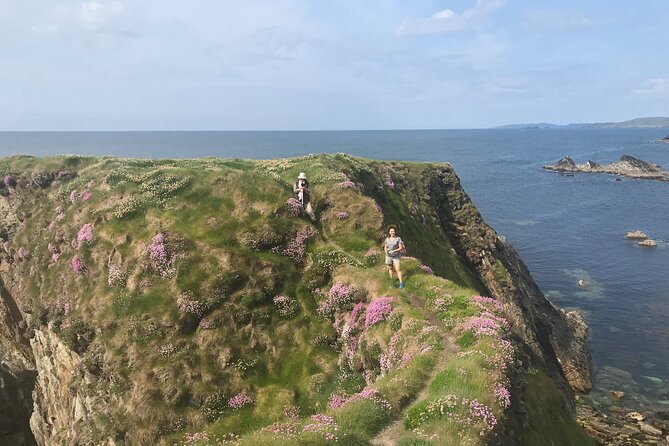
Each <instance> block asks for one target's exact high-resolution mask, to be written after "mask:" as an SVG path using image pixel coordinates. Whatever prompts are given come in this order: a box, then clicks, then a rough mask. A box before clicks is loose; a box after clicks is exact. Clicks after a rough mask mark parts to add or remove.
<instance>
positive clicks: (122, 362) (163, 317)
mask: <svg viewBox="0 0 669 446" xmlns="http://www.w3.org/2000/svg"><path fill="white" fill-rule="evenodd" d="M434 167H435V166H434V165H429V164H412V163H402V164H398V163H377V162H372V161H369V160H363V159H359V158H353V157H350V156H347V155H341V154H339V155H318V156H312V155H310V156H305V157H301V158H295V159H290V160H271V161H244V160H218V159H202V160H142V159H116V158H105V159H97V158H88V157H54V158H45V159H41V158H33V157H22V156H18V157H11V158H4V159H0V172H4V173H10V174H12V175H15V176H17V177H21V176H23V177H24V178H26V179H27V178H29V175H30V172H31V171H32V170H53V171H59V170H67V169H75V170H77V172H78V177H77V178H75V179H73V180H69V181H64V182H63V183H62V184H60V186H58V187H53V188H47V189H43V190H42V189H40V190H35V189H21V188H17V189H16V190H12V191H11V193H12V197H13V198H19V199H20V201H21V205H20V209H19V211H20V212H23V213H25V214H26V215H29V218H27V219H26V221H25V222H24V223H23V224H22V225H21V226H20V227H19V228H18V231H17V233H16V236H15V237H14V239H13V243H14V245H13V249H14V250H16V249H18V247H19V246H21V247H24V248H25V249H28V250H29V251H30V252H31V256H30V258H28V259H26V260H22V261H20V262H17V263H15V264H14V265H13V268H15V269H16V275H17V276H19V279H18V280H20V281H21V283H20V284H19V286H17V289H18V288H21V289H24V290H27V291H26V292H25V293H24V296H23V297H24V299H23V302H22V304H23V305H24V307H25V308H26V309H27V310H29V309H31V308H32V309H43V311H42V310H40V312H42V313H44V314H46V315H47V319H49V318H50V319H49V320H48V322H51V323H52V325H53V324H57V325H58V326H59V327H60V325H61V324H65V325H66V326H67V323H68V322H69V323H71V326H70V328H69V329H68V328H67V327H66V329H65V330H58V331H59V333H61V336H63V338H64V339H65V340H67V341H69V342H70V343H73V342H75V340H77V339H78V338H77V337H78V336H80V335H81V334H85V335H86V336H88V334H89V331H90V330H89V329H90V328H91V327H96V328H100V330H98V331H97V333H98V334H97V335H96V336H94V337H93V339H92V340H91V342H90V344H86V343H84V344H78V348H80V349H81V350H82V351H81V355H82V358H83V360H84V362H85V363H89V364H95V363H99V367H93V366H91V370H93V369H95V373H97V375H98V376H97V382H98V383H99V384H98V385H99V391H100V395H103V396H102V398H104V395H112V396H113V397H109V398H108V399H107V400H105V404H106V406H105V411H106V414H105V417H107V418H105V420H113V421H112V424H113V429H114V430H115V431H116V432H117V434H118V435H119V436H124V437H125V438H127V439H128V442H129V443H137V444H158V443H161V444H175V443H178V442H180V441H181V440H182V439H183V438H184V434H186V433H187V432H207V433H208V434H209V435H210V437H211V438H214V437H217V438H224V437H225V436H226V435H230V434H235V435H240V436H241V437H242V438H241V441H240V443H241V444H263V445H264V444H269V445H284V444H303V445H315V444H323V443H324V442H325V433H324V432H299V434H296V436H295V437H290V438H288V437H286V438H284V437H282V436H280V435H271V434H268V433H266V432H260V431H259V430H260V429H262V428H263V427H265V426H267V425H269V424H271V423H275V422H280V423H294V424H295V425H296V426H297V427H296V428H297V429H298V430H301V429H303V428H304V427H305V426H307V425H308V424H310V423H312V421H311V419H310V417H311V416H312V415H314V414H324V415H326V416H332V417H333V418H334V421H335V422H336V423H337V425H338V430H337V435H338V437H339V442H340V443H342V444H351V445H354V444H369V442H370V441H371V440H372V439H373V438H374V437H375V436H376V435H377V434H378V433H379V432H380V431H382V430H383V429H384V428H385V427H386V426H388V425H389V424H391V423H393V421H394V420H398V419H400V420H405V421H406V420H409V421H407V425H408V426H414V425H415V426H417V427H419V428H420V429H421V430H422V431H424V432H426V433H427V434H429V435H435V436H436V438H438V441H437V443H441V444H448V443H449V442H453V444H456V443H458V442H459V440H460V439H462V438H466V439H471V441H472V444H482V443H481V442H482V441H483V440H481V438H480V436H479V435H478V432H477V431H476V429H473V428H471V429H465V428H463V427H462V426H461V425H459V424H457V423H453V422H446V423H444V420H443V418H441V417H433V418H430V419H428V420H427V421H425V422H423V421H420V420H418V418H420V413H421V412H424V411H425V409H426V408H427V407H428V405H429V404H430V403H431V402H433V401H435V400H437V399H439V398H442V397H444V396H445V395H450V394H453V395H457V396H458V398H467V399H477V400H478V401H480V402H481V403H484V404H486V405H488V406H490V407H494V408H495V410H496V412H495V413H496V414H497V415H499V416H502V415H501V411H500V410H498V409H499V408H498V406H495V404H498V402H497V401H496V398H495V397H494V396H493V395H492V394H491V389H490V386H491V385H492V383H493V382H494V379H499V378H500V376H501V375H500V374H499V373H498V372H497V371H494V370H491V368H490V365H489V364H488V363H486V361H485V358H484V356H481V355H476V354H473V355H469V356H461V357H460V356H455V357H452V358H449V361H448V363H447V364H444V362H443V360H440V358H442V359H443V357H444V355H450V353H448V352H446V351H445V350H444V346H443V344H444V339H447V338H448V339H451V338H455V337H458V343H457V345H459V348H460V349H462V350H470V351H473V350H480V351H482V352H484V353H485V354H486V355H489V356H490V355H493V354H494V351H495V346H494V345H493V343H492V342H491V341H486V340H481V339H478V338H477V337H475V336H474V334H473V333H471V332H465V333H459V332H457V333H456V332H455V331H453V330H456V329H455V328H454V326H455V324H456V322H458V321H462V320H465V319H466V318H468V317H470V316H473V315H476V314H478V313H477V312H479V309H477V307H475V306H473V305H472V304H471V301H470V297H471V296H472V295H474V294H478V293H479V292H480V291H479V290H480V289H481V287H480V286H479V282H478V279H477V278H476V277H475V276H474V275H473V274H472V272H471V271H470V270H469V269H468V268H467V267H466V266H465V263H464V262H463V261H462V260H461V259H460V258H459V257H458V256H457V255H456V254H455V252H454V251H453V247H452V246H451V244H450V241H449V236H448V234H447V228H444V227H442V225H441V223H442V222H441V221H440V220H439V218H438V216H437V215H436V214H435V212H434V209H433V207H431V206H432V204H431V203H429V198H426V197H427V196H428V195H429V193H430V190H429V187H430V185H429V184H428V182H427V180H426V178H429V173H430V170H431V169H433V168H434ZM299 172H307V173H308V176H309V178H310V181H311V183H312V195H313V197H314V204H315V205H316V208H317V212H318V214H319V217H320V220H319V222H318V224H317V225H316V229H317V231H318V234H317V236H315V237H313V238H311V239H310V240H309V241H308V243H306V245H305V251H306V253H305V257H304V262H303V263H299V262H298V263H296V262H295V261H294V260H293V258H291V257H289V256H287V255H284V254H283V252H284V249H286V247H287V246H288V245H289V243H290V242H291V240H293V239H294V237H295V234H296V233H297V231H299V230H303V229H304V228H307V227H310V223H309V222H308V221H307V219H306V218H305V217H304V216H301V217H295V216H292V215H291V214H290V213H289V212H288V209H287V207H286V200H287V199H288V198H289V197H291V196H292V191H291V188H292V182H293V181H294V178H295V177H296V176H297V174H298V173H299ZM387 175H389V176H390V177H391V178H392V179H393V180H394V182H395V184H396V186H395V187H394V188H390V187H389V186H387V185H386V184H385V182H386V181H387V180H386V178H387ZM345 178H349V179H351V180H353V181H355V182H356V184H357V186H356V187H355V188H347V189H342V188H340V187H339V186H338V183H340V182H341V181H343V180H344V179H345ZM90 180H93V181H94V184H95V185H94V187H93V189H92V193H93V198H92V199H91V200H89V201H86V202H85V201H82V200H80V201H78V202H77V203H75V204H71V203H70V202H69V200H68V197H69V193H70V192H71V191H72V190H78V191H81V190H82V189H83V188H84V187H85V186H86V184H87V183H88V181H90ZM377 204H378V205H379V206H380V209H379V208H378V207H377ZM59 205H60V206H62V207H63V210H64V218H63V220H62V221H61V222H58V224H57V225H56V228H55V229H48V228H47V226H48V225H49V223H50V222H52V221H53V219H54V216H55V208H56V206H59ZM337 211H346V212H348V216H347V217H346V218H341V219H340V218H337V217H336V214H335V213H336V212H337ZM461 212H469V213H471V212H475V208H474V209H470V208H467V209H463V210H462V211H461ZM84 223H92V224H93V226H94V233H95V242H94V243H93V244H92V245H90V246H86V247H84V248H82V249H80V250H77V249H75V248H74V247H73V246H72V243H71V241H72V239H73V238H74V237H76V234H77V231H78V230H79V228H81V226H82V225H83V224H84ZM390 223H394V224H397V225H398V226H399V229H400V235H401V236H402V238H403V239H404V240H405V242H406V245H407V249H408V251H409V254H410V255H412V256H415V257H417V259H415V260H412V259H405V260H403V261H402V270H403V273H404V277H405V282H406V288H405V289H404V290H400V289H398V288H397V282H396V281H392V280H390V279H389V278H388V275H387V272H386V270H385V266H383V265H381V264H380V260H379V258H380V256H378V257H379V258H377V259H369V258H366V257H365V255H364V254H365V253H366V252H367V251H368V250H369V249H370V248H376V249H380V245H381V242H382V240H383V238H384V232H385V231H384V227H385V225H387V224H390ZM159 233H162V234H167V238H168V239H169V240H170V241H171V243H168V249H169V250H172V251H173V252H171V254H173V255H176V256H177V257H178V260H177V261H176V264H175V269H176V271H175V272H174V274H166V275H165V276H164V277H161V276H160V275H158V274H157V273H156V271H153V269H152V268H151V267H150V266H149V264H150V262H149V258H148V253H147V246H148V245H149V244H150V243H151V240H152V238H153V237H154V236H155V235H156V234H159ZM49 243H55V244H56V245H57V246H58V249H59V251H60V252H61V259H60V260H59V261H57V262H55V263H54V264H52V265H51V266H49V259H50V256H51V253H50V252H49V251H48V249H47V246H48V244H49ZM74 255H79V256H80V257H81V259H82V261H83V262H84V263H85V265H86V267H87V270H86V272H85V274H80V275H75V274H74V273H73V271H72V269H71V266H70V264H69V260H70V259H71V257H72V256H74ZM110 261H113V262H114V264H116V265H117V266H119V267H120V268H121V269H122V271H123V273H124V275H125V277H126V278H127V280H126V281H125V282H123V283H122V284H118V285H116V286H110V285H108V284H107V276H108V274H109V266H108V265H109V262H110ZM421 264H427V265H429V266H430V267H431V268H432V269H433V270H434V271H435V273H436V274H437V276H432V275H429V274H427V273H425V272H424V271H423V270H421V269H420V265H421ZM498 275H499V276H500V278H499V280H508V273H507V272H506V271H505V270H502V269H499V268H498ZM336 280H338V281H343V282H345V283H348V284H351V285H354V286H355V287H356V288H357V289H358V290H359V291H358V293H357V294H356V295H355V299H354V302H351V303H350V305H343V306H342V307H341V309H340V311H338V312H337V313H336V314H335V316H334V317H332V318H329V319H326V318H323V317H321V316H319V315H318V307H319V304H320V302H321V301H322V300H323V299H324V298H323V297H322V296H320V295H319V294H318V292H317V291H316V288H321V289H323V290H328V289H329V288H330V286H331V285H332V284H333V282H334V281H336ZM61 290H66V291H67V294H66V295H65V294H64V293H62V292H61ZM278 294H284V295H286V296H289V297H291V298H293V299H295V300H296V301H297V302H298V303H299V311H297V313H296V314H295V315H294V316H290V317H288V316H281V315H280V314H279V313H278V311H277V309H276V307H275V305H274V303H273V300H272V299H273V297H274V296H276V295H278ZM182 295H186V296H190V297H191V298H192V299H193V300H196V301H197V302H200V303H202V304H203V305H206V308H205V310H202V313H201V314H194V313H184V310H183V309H182V310H180V309H179V307H178V306H177V299H178V298H179V296H182ZM379 296H390V297H391V298H392V299H393V300H392V307H393V313H392V317H388V320H383V321H381V322H379V323H378V324H376V325H374V326H372V327H365V326H364V320H365V311H366V306H367V305H368V304H369V302H370V301H371V300H372V299H374V298H376V297H379ZM65 302H67V308H68V310H67V311H66V310H65ZM358 302H360V303H362V305H363V307H362V310H360V311H361V314H360V315H359V319H358V323H356V324H354V323H353V322H352V314H351V312H352V310H353V306H354V305H355V304H356V303H358ZM195 311H196V312H197V311H200V310H197V309H196V310H195ZM75 322H76V323H75ZM346 324H348V325H346ZM77 330H78V331H79V332H81V333H79V332H78V331H77ZM345 330H349V332H348V334H347V335H344V331H345ZM92 332H93V333H95V332H96V331H95V330H92ZM354 341H355V343H354ZM352 345H354V347H352ZM453 348H455V347H453ZM393 349H396V350H397V352H395V353H393V351H392V350H393ZM96 361H97V362H96ZM463 371H464V372H463ZM368 381H369V382H368ZM540 384H541V383H539V384H537V385H540ZM372 388H373V389H376V390H377V391H378V395H379V398H380V399H382V400H384V401H387V402H388V404H389V406H390V409H388V408H387V407H386V406H385V405H384V404H382V403H380V402H379V400H376V399H374V398H363V399H355V397H353V395H356V394H358V393H359V392H361V391H363V389H367V390H369V389H372ZM240 393H243V394H246V395H249V396H251V397H252V398H253V400H254V402H253V404H250V405H248V406H246V407H243V408H241V409H236V410H234V409H231V408H230V407H228V406H227V402H228V399H229V398H231V397H232V396H234V395H237V394H240ZM333 394H336V395H340V396H342V397H346V398H353V399H352V400H350V401H349V402H347V403H346V404H343V405H342V406H341V407H339V408H337V409H332V408H331V407H330V406H329V402H330V400H331V398H332V395H333ZM217 395H218V396H220V401H219V400H216V402H217V404H219V405H220V406H221V407H218V408H217V410H219V409H220V412H216V413H214V414H213V415H212V414H209V416H205V415H204V413H203V410H204V408H205V407H209V406H207V404H212V403H211V401H212V398H214V396H216V398H218V396H217ZM554 396H555V395H552V394H551V395H544V397H542V399H537V400H536V401H534V402H533V403H532V404H534V406H532V410H533V411H535V412H536V413H540V412H541V411H542V410H545V405H546V404H553V405H554V404H556V402H557V401H558V400H556V399H554V398H553V397H554ZM527 398H531V396H529V395H528V396H527ZM207 401H208V402H209V403H207ZM289 406H297V407H298V408H299V410H300V416H299V417H298V418H297V419H292V418H291V419H288V418H286V416H285V415H284V410H285V409H286V408H287V407H289ZM128 407H131V408H132V411H133V414H134V416H128V415H127V411H128ZM463 414H464V412H463ZM557 415H559V416H560V417H564V418H562V420H564V423H563V425H561V427H560V429H562V427H564V429H565V430H566V431H568V432H572V430H571V429H572V426H571V425H569V424H568V423H567V421H568V420H567V418H566V417H567V415H566V412H564V410H563V409H562V408H559V410H558V414H557ZM463 416H464V415H463ZM411 420H413V421H411ZM416 420H418V421H416ZM103 421H104V420H103ZM103 421H100V422H99V423H98V424H99V426H97V425H95V426H94V425H93V424H91V425H87V424H86V423H85V422H82V423H81V425H80V426H78V427H77V429H78V431H81V435H84V432H87V429H88V430H89V431H91V432H92V431H96V432H97V431H100V432H102V431H104V432H107V431H108V430H110V429H111V428H110V426H109V422H108V421H104V422H103ZM545 422H547V421H546V420H545V419H544V418H542V417H538V418H537V419H536V420H534V421H532V423H534V424H533V425H532V426H533V427H532V429H531V432H528V433H527V434H526V435H527V441H528V442H530V441H538V440H541V439H542V438H541V437H540V436H537V435H540V434H539V433H540V432H541V431H542V429H543V428H544V426H543V425H542V424H541V423H545ZM91 423H93V422H91ZM312 424H313V423H312ZM100 435H102V434H100ZM402 435H403V436H402V437H401V438H398V442H399V443H398V444H405V445H414V444H415V445H422V444H429V443H426V442H425V441H424V440H422V439H420V438H418V437H417V436H416V434H414V433H411V432H408V431H404V432H403V433H402ZM556 435H558V436H557V437H551V438H560V437H559V435H562V434H560V433H557V434H556ZM565 435H567V434H565ZM568 435H572V434H571V433H570V434H568ZM565 438H566V439H573V438H576V437H572V436H568V437H563V438H562V439H565ZM477 441H478V443H477ZM190 444H198V443H197V442H195V443H190ZM199 444H202V445H204V444H206V442H204V441H202V442H200V443H199ZM526 444H531V443H526ZM537 444H539V443H537ZM565 444H566V443H565ZM574 444H576V443H574Z"/></svg>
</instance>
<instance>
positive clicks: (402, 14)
mask: <svg viewBox="0 0 669 446" xmlns="http://www.w3.org/2000/svg"><path fill="white" fill-rule="evenodd" d="M667 48H669V2H668V1H667V0H639V1H637V2H614V1H610V0H606V1H604V0H590V1H587V2H583V1H575V0H563V1H561V2H555V1H544V0H452V1H437V0H412V1H396V0H386V1H380V0H368V1H366V0H219V1H214V0H190V1H178V0H94V1H79V0H0V130H4V131H12V130H18V131H20V130H330V129H333V130H339V129H341V130H344V129H426V128H427V129H435V128H486V127H492V126H497V125H503V124H512V123H531V122H551V123H556V124H566V123H579V122H602V121H624V120H627V119H633V118H637V117H644V116H669V57H667V55H666V54H667Z"/></svg>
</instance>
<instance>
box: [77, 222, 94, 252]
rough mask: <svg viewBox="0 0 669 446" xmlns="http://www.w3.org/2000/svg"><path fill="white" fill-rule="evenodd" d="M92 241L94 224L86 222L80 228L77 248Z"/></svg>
mask: <svg viewBox="0 0 669 446" xmlns="http://www.w3.org/2000/svg"><path fill="white" fill-rule="evenodd" d="M91 243H93V226H92V225H91V224H90V223H86V224H85V225H83V226H82V227H81V229H79V233H78V234H77V242H76V248H77V249H79V248H81V246H82V245H90V244H91Z"/></svg>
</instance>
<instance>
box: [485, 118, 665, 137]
mask: <svg viewBox="0 0 669 446" xmlns="http://www.w3.org/2000/svg"><path fill="white" fill-rule="evenodd" d="M661 127H669V118H666V117H655V118H636V119H631V120H629V121H622V122H595V123H584V124H565V125H559V124H550V123H547V122H539V123H533V124H509V125H500V126H497V127H493V128H496V129H565V128H570V129H574V128H576V129H578V128H582V129H586V128H596V129H632V128H661ZM668 138H669V136H668ZM665 139H667V138H665ZM667 142H669V139H667Z"/></svg>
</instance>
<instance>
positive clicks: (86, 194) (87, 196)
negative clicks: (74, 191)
mask: <svg viewBox="0 0 669 446" xmlns="http://www.w3.org/2000/svg"><path fill="white" fill-rule="evenodd" d="M91 197H93V194H91V191H89V190H86V191H84V193H83V194H82V195H81V200H82V201H88V200H90V199H91Z"/></svg>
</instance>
